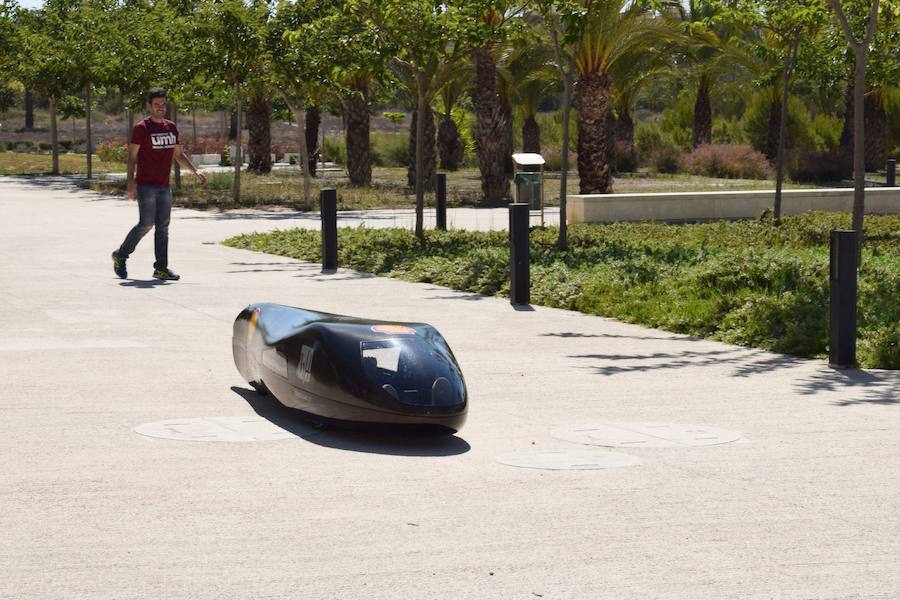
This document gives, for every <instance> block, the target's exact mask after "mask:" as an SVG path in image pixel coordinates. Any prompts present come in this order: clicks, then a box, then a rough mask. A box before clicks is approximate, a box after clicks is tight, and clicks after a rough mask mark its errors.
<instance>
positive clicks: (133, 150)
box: [126, 144, 141, 200]
mask: <svg viewBox="0 0 900 600" xmlns="http://www.w3.org/2000/svg"><path fill="white" fill-rule="evenodd" d="M140 150H141V145H140V144H128V179H127V180H126V181H127V184H128V197H129V198H131V199H132V200H137V185H136V184H135V182H134V167H135V165H136V164H137V157H138V152H140Z"/></svg>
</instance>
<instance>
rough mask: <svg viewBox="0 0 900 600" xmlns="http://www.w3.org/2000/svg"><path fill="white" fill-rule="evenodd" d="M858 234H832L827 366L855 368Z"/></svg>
mask: <svg viewBox="0 0 900 600" xmlns="http://www.w3.org/2000/svg"><path fill="white" fill-rule="evenodd" d="M857 252H858V243H857V232H856V231H854V230H850V231H842V230H837V229H835V230H832V232H831V259H830V264H829V267H830V276H829V278H828V279H829V282H828V283H829V287H830V296H831V307H830V310H829V315H828V317H829V319H828V324H829V340H828V366H830V367H834V368H851V367H855V366H856V292H857V289H856V287H857V282H856V275H857V269H856V266H857V264H858V263H857V258H856V253H857Z"/></svg>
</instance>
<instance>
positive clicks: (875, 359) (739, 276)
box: [226, 214, 900, 368]
mask: <svg viewBox="0 0 900 600" xmlns="http://www.w3.org/2000/svg"><path fill="white" fill-rule="evenodd" d="M848 222H849V218H848V215H845V214H807V215H802V216H799V217H786V218H784V220H783V223H782V225H781V226H780V227H778V228H775V227H773V226H772V223H771V221H768V220H762V221H741V222H735V223H727V222H720V223H710V224H703V225H690V226H671V225H661V224H624V223H618V224H611V225H602V226H599V225H591V226H586V225H576V226H572V227H571V231H570V234H569V248H568V250H567V251H565V252H560V251H558V250H557V249H556V236H557V233H556V231H555V229H552V228H545V229H540V228H535V229H533V230H532V238H531V239H532V254H531V260H532V289H531V293H532V301H533V302H534V303H536V304H544V305H548V306H556V307H561V308H567V309H573V310H580V311H583V312H587V313H592V314H601V315H606V316H612V317H616V318H619V319H623V320H627V321H631V322H637V323H643V324H645V325H650V326H654V327H662V328H665V329H669V330H671V331H675V332H679V333H685V334H690V335H700V336H706V337H712V338H715V339H719V340H722V341H725V342H729V343H736V344H741V345H752V346H755V347H760V348H765V349H768V350H772V351H776V352H786V353H791V354H797V355H800V356H820V355H822V354H824V353H825V352H826V351H827V334H828V332H827V325H828V315H827V300H828V250H827V243H828V232H829V231H830V230H831V229H833V228H838V227H846V225H847V224H848ZM869 227H870V239H871V240H872V242H870V247H871V250H869V251H867V252H866V255H865V257H864V261H863V262H864V268H863V270H862V272H861V274H860V317H859V325H860V329H859V339H860V352H859V360H860V364H861V366H864V367H883V368H900V349H898V343H900V327H898V323H900V235H897V233H896V232H897V231H900V217H898V216H890V217H877V216H872V217H870V220H869ZM226 243H227V244H228V245H231V246H235V247H240V248H249V249H253V250H258V251H265V252H273V253H278V254H283V255H286V256H292V257H294V258H299V259H303V260H308V261H318V260H320V258H321V257H320V252H321V245H320V238H319V234H318V233H317V232H315V231H311V230H292V231H287V232H275V233H272V234H252V235H244V236H239V237H237V238H232V239H231V240H228V241H227V242H226ZM339 248H340V250H339V251H340V261H341V264H343V265H347V266H348V267H350V268H354V269H358V270H361V271H367V272H373V273H380V274H386V275H389V276H394V277H400V278H403V279H408V280H414V281H426V282H432V283H436V284H440V285H446V286H449V287H453V288H456V289H461V290H466V291H470V292H476V293H482V294H507V293H508V276H509V254H508V239H507V234H506V232H503V231H495V232H489V233H486V232H463V231H448V232H441V231H428V232H426V235H425V237H424V239H423V240H422V241H419V240H417V239H416V238H415V236H414V235H413V234H412V233H411V232H409V231H406V230H399V229H387V230H385V229H379V230H369V229H365V228H356V229H341V230H339Z"/></svg>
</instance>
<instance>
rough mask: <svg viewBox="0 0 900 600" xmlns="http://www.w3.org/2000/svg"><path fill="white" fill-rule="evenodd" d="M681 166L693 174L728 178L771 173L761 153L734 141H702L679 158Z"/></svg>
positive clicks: (764, 177)
mask: <svg viewBox="0 0 900 600" xmlns="http://www.w3.org/2000/svg"><path fill="white" fill-rule="evenodd" d="M681 166H682V169H683V170H685V171H687V172H688V173H691V174H693V175H705V176H706V177H725V178H729V179H766V178H768V177H769V176H770V175H771V173H772V168H771V167H770V166H769V162H768V161H767V160H766V157H765V156H763V155H762V153H760V152H757V151H755V150H754V149H753V148H751V147H750V146H739V145H736V144H703V145H702V146H699V147H698V148H697V149H696V150H694V151H693V152H691V153H690V154H687V155H685V156H684V157H682V160H681Z"/></svg>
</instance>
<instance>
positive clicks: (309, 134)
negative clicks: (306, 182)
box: [304, 106, 322, 177]
mask: <svg viewBox="0 0 900 600" xmlns="http://www.w3.org/2000/svg"><path fill="white" fill-rule="evenodd" d="M321 124H322V111H321V110H320V109H319V107H318V106H310V107H309V108H307V109H306V129H305V130H304V135H305V136H306V151H307V152H308V153H309V159H308V160H307V161H306V164H307V166H308V168H309V175H310V177H315V176H316V168H317V167H318V162H319V125H321Z"/></svg>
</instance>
